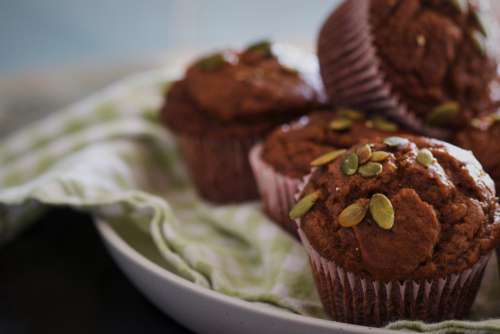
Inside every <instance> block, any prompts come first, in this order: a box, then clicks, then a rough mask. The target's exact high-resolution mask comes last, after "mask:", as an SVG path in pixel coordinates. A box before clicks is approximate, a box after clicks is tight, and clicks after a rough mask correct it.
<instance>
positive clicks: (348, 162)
mask: <svg viewBox="0 0 500 334" xmlns="http://www.w3.org/2000/svg"><path fill="white" fill-rule="evenodd" d="M358 166H359V159H358V155H357V154H356V153H351V154H349V155H348V156H347V157H345V159H344V161H343V162H342V166H341V169H342V173H344V175H347V176H351V175H354V174H356V171H357V170H358Z"/></svg>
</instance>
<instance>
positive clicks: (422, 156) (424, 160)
mask: <svg viewBox="0 0 500 334" xmlns="http://www.w3.org/2000/svg"><path fill="white" fill-rule="evenodd" d="M435 160H436V159H435V158H434V156H433V155H432V152H431V151H429V150H428V149H426V148H424V149H421V150H420V151H418V154H417V162H418V163H419V164H421V165H422V166H425V167H429V166H430V165H432V164H433V163H434V161H435Z"/></svg>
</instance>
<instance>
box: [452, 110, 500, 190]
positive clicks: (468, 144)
mask: <svg viewBox="0 0 500 334" xmlns="http://www.w3.org/2000/svg"><path fill="white" fill-rule="evenodd" d="M498 138H500V111H499V112H496V113H493V114H490V115H487V116H483V117H481V118H477V119H474V120H473V121H472V122H471V123H470V125H469V126H468V127H467V128H465V129H464V130H462V131H460V132H459V133H457V135H456V138H455V143H456V144H457V145H458V146H460V147H463V148H465V149H468V150H471V151H472V152H473V153H474V155H475V156H476V157H477V159H478V160H479V161H480V162H481V164H482V165H483V167H484V169H485V170H486V171H487V172H488V173H489V174H490V175H491V177H492V178H493V179H494V180H495V182H496V184H497V192H498V190H499V189H500V188H499V186H500V142H499V141H498Z"/></svg>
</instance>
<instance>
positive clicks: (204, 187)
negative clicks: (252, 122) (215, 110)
mask: <svg viewBox="0 0 500 334" xmlns="http://www.w3.org/2000/svg"><path fill="white" fill-rule="evenodd" d="M260 139H261V138H260V137H254V138H252V137H246V138H244V139H237V138H231V140H228V139H224V138H221V139H217V138H205V137H195V136H184V135H181V136H179V137H178V138H177V142H178V144H179V146H180V150H181V154H182V156H183V158H184V161H185V163H186V166H187V169H188V172H189V174H190V176H191V179H192V180H193V182H194V184H195V186H196V188H197V190H198V193H199V194H200V195H201V196H202V197H203V198H205V199H207V200H209V201H211V202H215V203H235V202H243V201H247V200H253V199H257V198H258V192H257V185H256V184H255V180H254V177H253V173H252V169H251V168H250V164H249V162H248V153H249V151H250V149H251V148H252V147H253V145H254V144H255V143H256V142H257V141H259V140H260Z"/></svg>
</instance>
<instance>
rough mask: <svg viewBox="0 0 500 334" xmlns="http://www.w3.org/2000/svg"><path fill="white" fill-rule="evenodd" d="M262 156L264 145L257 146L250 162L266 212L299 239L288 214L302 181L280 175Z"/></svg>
mask: <svg viewBox="0 0 500 334" xmlns="http://www.w3.org/2000/svg"><path fill="white" fill-rule="evenodd" d="M261 154H262V144H257V145H255V146H254V147H253V148H252V150H251V151H250V155H249V160H250V165H251V167H252V170H253V173H254V176H255V181H256V182H257V188H258V190H259V193H260V198H261V201H262V206H263V208H264V211H265V212H266V214H267V215H268V216H269V217H270V218H271V219H272V220H273V221H274V222H276V223H277V224H278V225H279V226H281V227H282V228H284V229H285V230H286V231H288V232H290V233H292V234H293V235H294V236H296V237H298V235H297V228H296V224H295V222H294V221H292V220H291V219H290V218H289V217H288V213H289V212H290V210H291V209H292V207H293V205H294V204H295V193H296V192H297V189H298V186H299V184H300V183H301V179H300V178H292V177H288V176H286V175H283V174H280V173H278V172H277V171H276V170H275V169H274V168H273V167H272V166H270V165H269V164H267V163H266V162H265V161H264V160H263V159H262V155H261Z"/></svg>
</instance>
